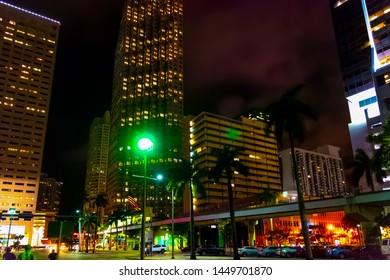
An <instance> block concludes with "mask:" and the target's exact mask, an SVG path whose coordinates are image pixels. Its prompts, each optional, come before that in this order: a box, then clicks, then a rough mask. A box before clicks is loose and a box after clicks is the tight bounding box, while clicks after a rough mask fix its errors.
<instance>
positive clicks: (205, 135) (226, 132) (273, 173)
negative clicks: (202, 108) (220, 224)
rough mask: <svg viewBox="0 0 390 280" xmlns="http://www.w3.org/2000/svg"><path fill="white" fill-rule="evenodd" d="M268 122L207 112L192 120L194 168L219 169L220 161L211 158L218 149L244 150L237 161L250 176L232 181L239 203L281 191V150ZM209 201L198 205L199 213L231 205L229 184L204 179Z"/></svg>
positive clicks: (237, 175)
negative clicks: (266, 192)
mask: <svg viewBox="0 0 390 280" xmlns="http://www.w3.org/2000/svg"><path fill="white" fill-rule="evenodd" d="M265 128H266V121H265V120H264V118H263V117H262V116H260V115H256V116H254V115H252V114H246V117H244V116H241V117H239V118H237V119H231V118H226V117H222V116H218V115H214V114H211V113H207V112H203V113H201V114H200V115H198V116H196V117H193V118H192V119H191V120H190V154H191V157H192V158H195V159H196V160H195V161H194V164H195V165H197V166H199V168H201V169H209V168H212V167H213V166H215V160H216V158H214V157H212V156H210V152H211V151H212V150H213V149H214V148H217V149H222V148H223V147H224V146H232V147H241V148H243V151H242V154H241V155H240V156H239V157H238V159H237V160H239V161H241V162H242V163H243V164H244V165H245V166H246V167H247V168H248V169H249V173H250V175H249V176H247V177H245V176H244V175H242V174H234V178H233V181H232V184H233V192H234V198H235V199H237V200H238V199H245V198H251V199H253V198H254V197H256V196H259V195H260V194H261V193H262V192H263V190H264V189H266V188H268V187H269V188H271V189H274V190H281V181H280V169H279V157H278V148H277V143H276V139H275V136H274V135H272V134H271V135H269V136H268V135H266V132H265ZM202 183H203V185H204V187H205V188H206V197H204V198H198V199H197V200H196V202H195V206H196V209H197V211H210V210H214V208H215V207H217V208H218V207H220V206H221V205H223V204H224V203H226V202H228V195H227V180H226V179H225V178H223V179H221V181H220V182H219V183H215V182H214V180H213V179H210V178H203V179H202Z"/></svg>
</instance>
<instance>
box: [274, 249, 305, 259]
mask: <svg viewBox="0 0 390 280" xmlns="http://www.w3.org/2000/svg"><path fill="white" fill-rule="evenodd" d="M299 252H300V251H298V247H297V246H286V247H279V248H277V249H276V250H275V255H277V256H280V257H286V258H291V257H295V256H297V255H298V253H299Z"/></svg>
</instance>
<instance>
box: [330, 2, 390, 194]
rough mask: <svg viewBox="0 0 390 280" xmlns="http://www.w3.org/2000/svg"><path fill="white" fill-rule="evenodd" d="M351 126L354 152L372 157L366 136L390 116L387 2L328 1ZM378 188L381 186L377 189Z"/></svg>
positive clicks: (389, 30)
mask: <svg viewBox="0 0 390 280" xmlns="http://www.w3.org/2000/svg"><path fill="white" fill-rule="evenodd" d="M330 7H331V13H332V18H333V26H334V30H335V35H336V40H337V46H338V51H339V58H340V65H341V70H342V73H343V80H344V92H345V97H346V99H347V101H348V106H349V113H350V117H351V123H350V124H349V132H350V137H351V143H352V149H353V152H355V151H356V149H358V148H361V149H363V150H365V152H366V153H367V154H369V155H370V154H371V153H372V151H373V149H374V147H373V146H372V145H371V144H369V143H367V142H366V141H365V140H366V136H367V135H368V134H369V133H378V132H380V131H381V126H382V124H383V123H384V121H385V119H386V118H387V116H388V115H389V110H390V98H389V97H388V94H386V93H388V92H389V90H390V25H389V24H388V22H389V16H390V13H389V12H390V1H389V0H381V1H378V0H330ZM377 188H381V186H377Z"/></svg>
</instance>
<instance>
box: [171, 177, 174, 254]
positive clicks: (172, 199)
mask: <svg viewBox="0 0 390 280" xmlns="http://www.w3.org/2000/svg"><path fill="white" fill-rule="evenodd" d="M173 189H174V188H173V184H171V191H172V194H171V201H172V221H171V222H172V238H171V239H172V257H171V259H174V258H175V200H174V198H173V196H174V193H173Z"/></svg>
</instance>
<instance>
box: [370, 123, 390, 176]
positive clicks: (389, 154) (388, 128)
mask: <svg viewBox="0 0 390 280" xmlns="http://www.w3.org/2000/svg"><path fill="white" fill-rule="evenodd" d="M366 140H367V142H369V143H371V144H376V145H379V149H376V150H375V152H374V156H373V158H374V159H376V160H377V162H378V164H379V163H380V165H381V167H382V168H383V169H385V170H386V169H388V168H389V167H390V116H389V117H388V118H387V119H386V121H385V123H384V125H383V126H382V132H381V133H379V134H376V133H375V134H369V135H368V136H367V139H366Z"/></svg>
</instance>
